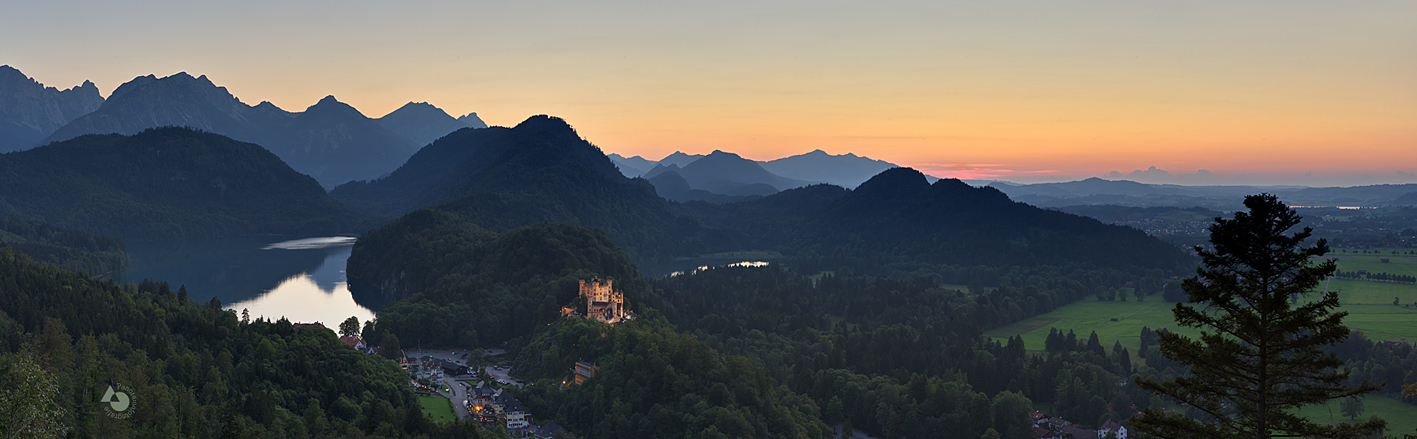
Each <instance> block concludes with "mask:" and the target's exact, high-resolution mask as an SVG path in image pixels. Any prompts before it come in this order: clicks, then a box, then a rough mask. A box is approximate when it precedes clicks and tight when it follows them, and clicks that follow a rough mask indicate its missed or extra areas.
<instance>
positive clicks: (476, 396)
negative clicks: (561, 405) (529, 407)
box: [464, 382, 559, 436]
mask: <svg viewBox="0 0 1417 439" xmlns="http://www.w3.org/2000/svg"><path fill="white" fill-rule="evenodd" d="M464 404H465V405H466V406H467V407H468V409H469V410H470V411H471V412H472V414H473V415H474V416H476V417H477V420H478V421H479V422H482V423H483V424H493V423H498V422H500V423H502V424H503V425H505V426H506V427H507V433H509V434H511V435H512V436H526V435H531V434H534V433H535V431H533V430H534V428H533V427H534V426H533V425H532V423H531V414H529V413H527V411H526V406H524V405H522V402H521V401H520V400H518V399H517V397H516V396H515V395H512V392H508V391H506V390H505V389H499V388H496V387H494V386H492V385H490V384H487V383H485V382H478V383H477V385H476V386H473V387H472V388H471V389H468V393H467V401H466V402H464ZM557 428H559V427H557Z"/></svg>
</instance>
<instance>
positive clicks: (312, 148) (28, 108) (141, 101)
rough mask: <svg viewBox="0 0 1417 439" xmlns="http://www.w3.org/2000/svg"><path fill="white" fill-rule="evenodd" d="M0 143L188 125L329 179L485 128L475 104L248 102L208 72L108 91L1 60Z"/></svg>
mask: <svg viewBox="0 0 1417 439" xmlns="http://www.w3.org/2000/svg"><path fill="white" fill-rule="evenodd" d="M0 103H3V104H5V106H4V107H0V150H20V149H26V148H30V147H33V146H38V145H41V144H47V143H50V142H55V141H60V140H67V139H71V138H74V137H78V136H81V135H84V134H108V133H118V134H135V133H138V132H141V131H143V130H145V129H148V128H154V127H161V126H182V127H191V128H196V129H200V130H203V131H208V132H213V133H217V134H221V135H224V136H227V137H231V138H233V139H236V140H240V141H244V142H251V143H256V144H259V145H261V146H262V147H265V148H266V149H268V150H270V151H271V152H273V153H275V154H276V156H278V157H280V158H281V159H282V160H284V161H285V162H286V163H287V164H289V165H290V166H291V167H292V168H294V169H295V170H297V171H299V172H301V173H304V174H307V175H310V176H312V177H315V179H316V180H317V181H319V182H320V184H321V185H323V186H325V187H326V188H330V187H334V186H336V185H338V184H340V183H344V182H347V181H352V180H368V179H373V178H377V177H380V176H383V175H385V174H388V173H389V172H391V171H393V170H394V169H396V168H397V167H398V166H399V165H400V164H402V163H403V162H404V161H405V160H407V159H408V157H409V156H411V155H413V153H414V152H415V151H417V150H418V148H419V147H420V146H422V145H426V144H428V143H430V142H432V141H433V140H435V139H437V138H438V137H442V136H443V135H445V134H447V133H450V132H452V131H455V130H457V129H460V128H467V127H472V128H484V127H486V126H487V125H486V124H485V123H483V122H482V120H481V119H479V118H478V117H477V114H476V113H472V114H469V115H465V116H462V117H459V118H456V119H455V118H453V117H452V116H449V115H448V114H447V113H446V112H444V111H443V110H441V109H438V108H437V107H434V106H432V105H429V104H427V103H413V102H410V103H409V104H407V105H404V106H403V107H401V108H399V109H398V110H395V111H393V112H391V113H389V114H388V115H385V116H384V117H382V118H379V119H371V118H369V117H367V116H365V115H364V114H363V113H360V112H359V110H357V109H355V108H354V107H351V106H349V105H347V104H345V103H343V102H340V101H338V100H337V99H335V98H334V96H327V97H325V98H324V99H321V100H320V101H319V102H317V103H316V104H315V105H312V106H310V107H309V108H307V109H306V110H305V111H303V112H289V111H286V110H284V109H281V108H279V107H277V106H275V105H274V104H272V103H270V102H261V103H260V104H257V105H255V106H250V105H247V104H245V103H243V102H242V101H241V100H240V99H238V98H237V97H236V96H233V95H232V94H231V93H230V92H229V91H227V90H226V88H225V87H219V86H217V85H215V84H213V83H212V81H211V80H210V79H208V78H207V77H206V76H199V77H192V76H191V75H188V74H186V73H178V74H175V75H172V76H168V77H164V78H158V77H156V76H154V75H147V76H140V77H137V78H134V79H133V80H132V81H129V82H127V83H124V84H122V85H120V86H119V87H118V88H117V89H115V90H114V91H113V93H112V94H110V95H109V96H108V98H107V99H104V98H102V97H100V96H98V91H97V88H96V87H94V86H93V84H92V83H89V82H86V83H85V85H83V86H80V87H76V88H74V89H71V90H65V91H62V92H61V91H57V90H54V89H52V88H44V87H43V86H42V85H40V84H39V83H37V82H34V81H33V80H30V79H29V78H26V77H24V75H23V74H20V73H19V71H18V70H14V69H12V68H9V67H5V68H0Z"/></svg>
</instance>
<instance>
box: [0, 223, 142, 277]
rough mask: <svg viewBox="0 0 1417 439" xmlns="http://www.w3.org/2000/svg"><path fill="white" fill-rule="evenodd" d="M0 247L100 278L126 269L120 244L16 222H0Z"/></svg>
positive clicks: (79, 232) (68, 230)
mask: <svg viewBox="0 0 1417 439" xmlns="http://www.w3.org/2000/svg"><path fill="white" fill-rule="evenodd" d="M0 243H5V244H8V245H10V246H11V247H14V248H15V249H16V250H19V251H20V252H22V253H24V254H27V255H29V256H30V257H32V258H34V259H37V260H40V261H43V262H48V263H51V264H56V265H59V266H62V267H64V268H68V269H71V270H83V271H87V272H88V273H90V274H94V275H102V274H110V273H115V272H120V271H123V270H124V269H125V268H127V267H128V254H127V253H126V252H125V251H124V246H123V240H121V239H118V238H113V237H107V236H93V235H90V234H88V233H84V232H82V231H79V230H74V229H65V228H61V227H55V226H51V225H49V224H45V223H37V222H32V221H25V220H21V219H18V218H0Z"/></svg>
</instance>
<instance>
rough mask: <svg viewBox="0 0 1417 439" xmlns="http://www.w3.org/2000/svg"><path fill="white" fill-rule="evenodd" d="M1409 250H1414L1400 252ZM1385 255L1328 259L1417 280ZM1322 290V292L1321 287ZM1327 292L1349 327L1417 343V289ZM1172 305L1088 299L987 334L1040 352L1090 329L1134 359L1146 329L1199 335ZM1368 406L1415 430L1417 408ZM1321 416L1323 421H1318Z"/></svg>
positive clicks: (1399, 430)
mask: <svg viewBox="0 0 1417 439" xmlns="http://www.w3.org/2000/svg"><path fill="white" fill-rule="evenodd" d="M1408 250H1411V249H1407V250H1401V251H1403V252H1406V251H1408ZM1350 252H1351V250H1350ZM1383 253H1385V254H1377V255H1375V254H1368V255H1362V254H1357V255H1355V254H1353V253H1338V254H1336V255H1335V254H1333V253H1330V255H1329V256H1337V258H1338V268H1339V269H1340V270H1344V271H1349V270H1369V271H1381V272H1386V273H1392V274H1407V275H1413V276H1417V256H1407V255H1393V254H1390V253H1391V249H1390V250H1388V251H1384V252H1383ZM1380 258H1389V259H1390V262H1388V263H1382V262H1378V260H1379V259H1380ZM1320 288H1323V285H1322V284H1320ZM1328 288H1329V289H1330V290H1331V291H1336V292H1338V300H1339V303H1340V304H1341V308H1340V309H1341V310H1342V311H1347V312H1348V317H1347V318H1345V319H1344V324H1346V325H1348V327H1350V328H1353V329H1357V330H1361V331H1363V333H1364V334H1365V335H1366V336H1367V337H1368V338H1369V339H1371V340H1399V339H1404V338H1405V339H1407V340H1411V341H1417V307H1412V306H1410V305H1412V304H1413V303H1414V302H1417V285H1413V284H1399V283H1388V282H1373V281H1366V280H1341V279H1334V280H1332V281H1331V282H1330V283H1329V284H1328ZM1394 297H1396V298H1397V299H1398V302H1399V303H1403V304H1407V305H1409V306H1406V307H1404V306H1394V305H1393V304H1392V301H1393V298H1394ZM1173 307H1175V304H1173V303H1168V302H1165V301H1163V300H1161V297H1160V295H1153V296H1151V297H1150V298H1149V300H1147V301H1146V302H1140V303H1139V302H1136V301H1135V300H1132V301H1127V302H1120V301H1114V302H1104V301H1099V300H1097V299H1096V298H1091V297H1090V298H1087V299H1083V300H1080V301H1077V302H1074V303H1072V304H1069V305H1066V306H1063V307H1061V308H1058V309H1056V310H1054V311H1053V312H1050V313H1047V314H1043V315H1039V316H1036V317H1033V318H1031V319H1028V320H1024V321H1021V322H1018V323H1014V324H1012V325H1008V326H1004V327H1001V328H996V329H994V330H992V331H988V332H986V333H985V334H984V335H985V336H988V337H993V338H995V339H1004V338H1008V337H1011V336H1018V335H1021V336H1022V337H1023V342H1024V346H1025V347H1026V348H1027V349H1029V350H1031V351H1041V350H1042V349H1043V342H1044V340H1045V339H1046V338H1047V337H1048V329H1049V328H1057V329H1058V330H1060V331H1063V332H1067V331H1068V330H1069V329H1071V330H1073V332H1075V333H1077V336H1078V339H1079V340H1082V341H1086V340H1087V337H1088V334H1090V333H1091V332H1092V331H1097V337H1098V339H1099V340H1100V341H1101V342H1102V345H1103V346H1107V347H1110V346H1112V344H1113V343H1114V342H1121V343H1122V346H1125V347H1127V348H1128V349H1130V350H1131V351H1132V353H1133V355H1135V353H1136V351H1137V348H1138V347H1139V343H1140V340H1141V339H1140V336H1141V328H1142V327H1143V326H1147V327H1150V328H1152V329H1160V328H1168V329H1170V330H1172V331H1179V332H1180V333H1182V334H1187V335H1195V334H1196V333H1197V332H1198V331H1196V330H1193V329H1189V328H1177V326H1176V324H1175V320H1174V319H1173V318H1172V313H1171V309H1172V308H1173ZM1112 319H1116V321H1112ZM1366 402H1367V408H1368V411H1367V413H1366V415H1365V418H1366V416H1368V415H1374V414H1376V415H1379V416H1382V417H1383V419H1387V420H1388V422H1389V425H1390V426H1391V427H1392V428H1391V429H1389V433H1390V434H1398V435H1399V436H1400V435H1401V434H1404V433H1412V432H1413V429H1417V405H1410V404H1405V403H1403V402H1401V401H1398V400H1396V399H1392V398H1386V397H1377V396H1372V397H1369V398H1368V399H1367V400H1366ZM1303 413H1304V414H1306V415H1309V416H1312V417H1314V419H1323V420H1325V421H1327V420H1328V419H1329V418H1327V416H1328V414H1327V413H1328V411H1327V409H1326V408H1317V407H1315V408H1310V409H1307V410H1305V411H1304V412H1303ZM1333 413H1334V416H1335V418H1334V420H1338V419H1337V418H1340V417H1341V416H1340V415H1338V413H1339V411H1338V405H1337V403H1334V405H1333ZM1320 415H1323V416H1325V417H1324V418H1319V416H1320Z"/></svg>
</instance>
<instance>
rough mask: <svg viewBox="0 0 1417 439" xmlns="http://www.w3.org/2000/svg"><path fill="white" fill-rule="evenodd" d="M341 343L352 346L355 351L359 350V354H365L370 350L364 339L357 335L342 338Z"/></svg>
mask: <svg viewBox="0 0 1417 439" xmlns="http://www.w3.org/2000/svg"><path fill="white" fill-rule="evenodd" d="M339 341H340V342H341V343H344V344H347V345H350V346H351V347H353V348H354V350H357V351H359V352H364V351H365V350H367V349H368V348H369V345H368V344H365V343H364V338H363V337H360V336H357V335H346V336H344V337H340V338H339Z"/></svg>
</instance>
